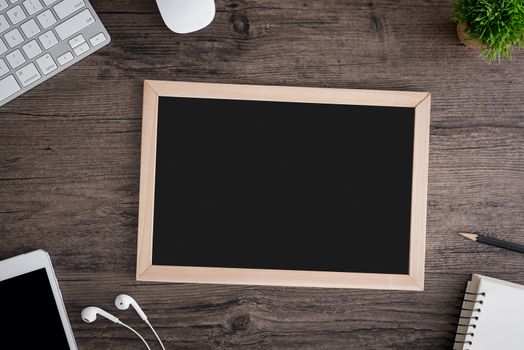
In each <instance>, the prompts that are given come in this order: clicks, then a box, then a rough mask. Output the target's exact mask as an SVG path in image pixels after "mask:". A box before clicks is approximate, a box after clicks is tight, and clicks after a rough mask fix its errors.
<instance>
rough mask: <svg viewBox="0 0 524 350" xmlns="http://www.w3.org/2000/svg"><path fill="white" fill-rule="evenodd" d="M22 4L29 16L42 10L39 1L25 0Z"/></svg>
mask: <svg viewBox="0 0 524 350" xmlns="http://www.w3.org/2000/svg"><path fill="white" fill-rule="evenodd" d="M23 4H24V7H25V9H26V10H27V13H29V15H30V16H32V15H34V14H35V13H37V12H38V11H40V10H41V9H43V7H42V4H41V3H40V0H26V1H24V3H23Z"/></svg>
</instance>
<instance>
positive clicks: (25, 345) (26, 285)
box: [0, 268, 70, 350]
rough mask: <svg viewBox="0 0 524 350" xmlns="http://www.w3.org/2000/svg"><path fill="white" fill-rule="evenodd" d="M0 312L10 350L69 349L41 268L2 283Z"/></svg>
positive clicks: (0, 331) (52, 296)
mask: <svg viewBox="0 0 524 350" xmlns="http://www.w3.org/2000/svg"><path fill="white" fill-rule="evenodd" d="M0 310H2V317H1V320H2V321H1V325H2V326H1V328H0V334H2V335H4V336H3V337H2V338H3V339H4V340H8V339H9V343H10V344H17V345H16V346H14V345H13V346H12V348H13V349H14V348H16V349H57V350H58V349H70V348H69V345H68V343H67V338H66V334H65V331H64V327H63V325H62V321H61V319H60V314H59V312H58V308H57V306H56V303H55V298H54V295H53V291H52V289H51V285H50V283H49V279H48V277H47V273H46V270H45V269H44V268H42V269H39V270H35V271H32V272H29V273H26V274H23V275H19V276H16V277H13V278H10V279H7V280H4V281H1V282H0Z"/></svg>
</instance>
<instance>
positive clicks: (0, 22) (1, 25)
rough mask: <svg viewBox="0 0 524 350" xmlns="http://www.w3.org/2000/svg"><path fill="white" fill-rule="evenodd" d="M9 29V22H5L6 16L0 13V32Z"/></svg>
mask: <svg viewBox="0 0 524 350" xmlns="http://www.w3.org/2000/svg"><path fill="white" fill-rule="evenodd" d="M7 29H9V23H7V18H5V16H4V15H0V33H3V32H5V31H6V30H7Z"/></svg>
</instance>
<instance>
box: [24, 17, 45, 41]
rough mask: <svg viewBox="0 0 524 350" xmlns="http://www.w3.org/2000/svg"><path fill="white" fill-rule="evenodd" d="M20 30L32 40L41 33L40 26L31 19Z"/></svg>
mask: <svg viewBox="0 0 524 350" xmlns="http://www.w3.org/2000/svg"><path fill="white" fill-rule="evenodd" d="M20 28H22V31H23V32H24V34H25V36H26V37H27V38H28V39H31V38H32V37H34V36H35V35H37V34H38V33H40V28H38V24H36V22H35V20H34V19H30V20H29V21H27V22H25V23H24V24H22V25H21V26H20Z"/></svg>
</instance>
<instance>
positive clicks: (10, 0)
mask: <svg viewBox="0 0 524 350" xmlns="http://www.w3.org/2000/svg"><path fill="white" fill-rule="evenodd" d="M18 1H20V0H9V2H10V3H11V4H16V3H17V2H18Z"/></svg>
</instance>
